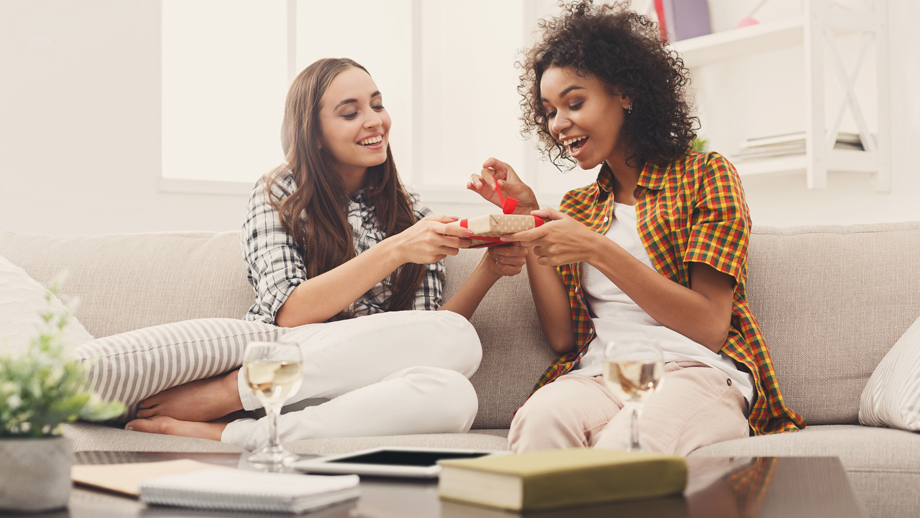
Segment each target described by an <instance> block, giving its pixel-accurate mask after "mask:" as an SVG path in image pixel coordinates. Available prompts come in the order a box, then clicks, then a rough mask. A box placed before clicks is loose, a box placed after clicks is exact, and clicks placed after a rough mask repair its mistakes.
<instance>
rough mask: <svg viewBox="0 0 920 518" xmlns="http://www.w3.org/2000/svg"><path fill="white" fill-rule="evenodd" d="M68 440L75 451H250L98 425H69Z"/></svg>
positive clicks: (198, 440)
mask: <svg viewBox="0 0 920 518" xmlns="http://www.w3.org/2000/svg"><path fill="white" fill-rule="evenodd" d="M64 436H65V437H69V438H70V439H71V440H72V441H73V451H74V452H75V453H77V452H84V451H99V452H113V451H162V452H177V453H245V452H246V450H244V449H242V448H238V447H236V446H233V445H232V444H224V443H222V442H220V441H211V440H208V439H193V438H190V437H176V436H173V435H159V434H155V433H144V432H134V431H130V430H125V429H123V428H121V427H115V426H107V425H103V424H98V423H82V422H77V423H69V424H65V425H64Z"/></svg>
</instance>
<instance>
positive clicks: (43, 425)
mask: <svg viewBox="0 0 920 518" xmlns="http://www.w3.org/2000/svg"><path fill="white" fill-rule="evenodd" d="M59 284H60V281H57V282H55V283H53V284H52V287H51V289H50V290H49V291H48V292H47V293H46V294H45V300H46V301H47V309H45V310H44V311H43V312H42V314H41V325H40V326H39V329H38V333H37V335H36V336H35V337H34V338H32V340H30V342H29V345H28V347H27V348H25V349H24V350H23V351H21V352H20V353H19V354H17V355H15V356H13V355H12V354H10V353H9V352H5V353H0V511H29V512H42V511H47V510H51V509H58V508H61V507H64V506H66V505H67V499H68V497H69V495H70V486H71V482H70V466H71V463H72V457H73V453H72V451H71V443H70V439H68V438H66V437H63V436H62V435H61V431H62V428H63V427H62V423H66V422H71V421H74V420H76V419H77V418H80V419H88V420H105V419H110V418H112V417H115V416H117V415H119V414H121V413H122V412H123V411H124V405H123V404H122V403H120V402H117V401H110V402H103V401H102V400H101V399H100V398H99V397H98V396H97V395H96V394H94V393H92V392H91V391H89V390H88V381H87V377H86V368H85V367H84V366H82V365H81V364H79V363H77V362H76V361H74V360H73V359H72V358H71V357H70V356H69V355H68V353H67V344H66V343H65V338H64V332H63V331H64V329H65V328H66V326H67V324H68V322H69V321H70V317H71V310H70V309H65V310H63V311H55V310H54V309H53V307H54V306H53V305H52V304H51V302H52V300H53V299H52V297H54V295H55V294H56V293H57V287H58V286H59Z"/></svg>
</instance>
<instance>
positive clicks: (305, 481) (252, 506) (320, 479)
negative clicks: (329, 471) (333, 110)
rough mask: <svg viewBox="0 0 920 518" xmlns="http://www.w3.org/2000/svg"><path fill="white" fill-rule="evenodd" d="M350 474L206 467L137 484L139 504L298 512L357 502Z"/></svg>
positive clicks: (354, 486) (353, 480)
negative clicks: (274, 471) (349, 501)
mask: <svg viewBox="0 0 920 518" xmlns="http://www.w3.org/2000/svg"><path fill="white" fill-rule="evenodd" d="M359 494H360V492H359V489H358V477H357V476H355V475H343V476H318V475H296V474H290V473H262V472H256V471H244V470H226V469H206V470H201V471H194V472H191V473H180V474H177V475H166V476H162V477H155V478H150V479H146V480H143V481H141V483H140V497H141V502H144V503H147V504H156V505H170V506H176V507H191V508H198V509H225V510H234V511H273V512H288V513H298V514H299V513H304V512H307V511H312V510H314V509H320V508H323V507H328V506H331V505H334V504H337V503H339V502H343V501H346V500H351V499H354V498H357V497H358V496H359Z"/></svg>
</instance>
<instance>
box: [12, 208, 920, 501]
mask: <svg viewBox="0 0 920 518" xmlns="http://www.w3.org/2000/svg"><path fill="white" fill-rule="evenodd" d="M480 253H482V252H481V251H464V252H462V253H461V254H460V255H459V256H457V257H449V258H448V259H447V261H446V262H447V271H448V278H447V285H446V291H447V295H448V296H449V295H450V293H452V291H453V290H455V289H456V288H457V286H458V285H459V284H460V282H461V281H462V279H463V278H464V276H465V275H466V274H467V273H468V272H469V271H470V270H471V269H472V267H473V265H474V264H475V262H476V260H477V259H478V257H479V254H480ZM0 255H2V256H5V257H6V258H8V259H9V260H10V261H12V262H13V263H15V264H17V265H19V266H21V267H23V268H24V269H25V270H26V271H27V272H28V273H29V274H30V275H32V277H34V278H35V279H37V280H38V281H40V282H47V281H48V280H50V279H51V278H52V277H54V276H55V275H56V274H57V273H58V272H59V271H60V270H62V269H68V270H69V271H70V277H69V279H68V281H67V283H66V284H65V286H64V289H63V292H64V294H65V295H78V296H79V297H80V298H81V304H80V307H79V310H78V312H77V318H78V319H79V320H80V322H81V323H82V324H83V325H84V326H85V327H86V329H87V330H88V331H89V332H90V333H92V334H93V335H94V336H95V337H97V338H98V337H103V336H109V335H112V334H115V333H120V332H124V331H129V330H134V329H139V328H142V327H146V326H151V325H156V324H163V323H169V322H176V321H180V320H187V319H194V318H206V317H225V318H239V317H241V316H242V315H243V314H244V313H245V311H246V310H247V308H248V307H249V305H250V304H251V302H252V290H251V289H250V287H249V285H248V284H247V282H246V272H245V268H244V265H243V261H242V258H241V254H240V251H239V244H238V235H237V233H236V232H228V233H216V234H215V233H163V234H138V235H108V236H80V237H48V236H38V235H19V234H13V233H8V232H7V233H0ZM918 265H920V223H898V224H881V225H860V226H822V227H800V228H789V229H779V228H766V227H759V228H755V229H754V232H753V235H752V238H751V246H750V261H749V264H748V292H749V296H750V300H751V302H752V307H753V310H754V313H755V315H756V316H757V318H758V320H759V322H760V324H761V326H762V328H763V331H764V334H765V335H766V338H767V342H768V344H769V346H770V350H771V353H772V356H773V361H774V365H775V368H776V372H777V376H778V378H779V382H780V386H781V388H782V390H783V393H784V395H785V398H786V402H787V404H788V405H789V406H790V407H792V408H793V409H795V410H796V411H798V412H799V413H800V414H801V415H802V416H804V417H805V419H806V420H807V421H808V423H809V426H808V427H807V428H806V429H805V430H804V431H802V432H798V433H791V434H782V435H774V436H765V437H751V438H747V439H742V440H735V441H728V442H724V443H720V444H715V445H712V446H709V447H706V448H702V449H700V450H698V451H696V452H694V454H693V455H718V456H837V457H840V459H841V461H842V463H843V465H844V466H845V467H846V469H847V470H848V472H849V476H850V480H851V482H852V484H853V486H854V488H855V490H856V492H857V494H858V495H859V496H860V497H861V498H862V500H863V501H864V503H865V504H866V506H867V508H868V509H869V510H870V511H871V512H872V514H873V515H877V516H918V515H920V435H918V434H914V433H910V432H905V431H900V430H892V429H885V428H870V427H865V426H861V425H859V424H858V420H857V413H858V410H859V397H860V393H861V392H862V389H863V387H864V386H865V384H866V381H867V380H868V378H869V376H870V374H871V373H872V372H873V370H874V369H875V367H876V365H877V364H878V363H879V361H880V360H881V359H882V357H883V356H884V355H885V353H886V352H887V351H888V349H889V348H890V347H891V346H892V345H893V344H894V343H895V341H897V339H898V337H899V336H900V335H901V334H902V333H903V332H904V331H905V330H906V329H907V328H908V327H909V326H910V324H911V323H912V322H913V321H914V320H915V319H916V318H917V317H918V315H920V267H918ZM473 323H474V325H475V327H476V329H477V330H478V332H479V334H480V337H481V339H482V344H483V360H482V366H481V367H480V369H479V371H478V372H477V373H476V374H475V376H473V378H472V381H473V384H474V386H475V387H476V390H477V392H478V394H479V399H480V408H479V414H478V417H477V419H476V421H475V423H474V425H473V430H471V432H470V433H468V434H442V435H419V436H398V437H360V438H343V439H325V440H305V441H298V442H295V443H291V444H288V445H287V446H288V447H289V448H290V449H291V450H293V451H295V452H299V453H316V454H324V453H333V452H341V451H349V450H354V449H359V448H365V447H372V446H378V445H427V446H444V447H462V448H467V447H470V448H490V449H506V448H507V443H506V440H505V437H506V435H507V428H508V426H509V423H510V421H511V416H512V413H513V412H514V410H515V409H516V408H517V407H518V406H520V405H521V404H522V403H523V402H524V400H525V399H526V397H527V395H528V393H529V392H530V389H531V387H532V386H533V383H534V382H535V381H536V379H537V378H538V376H539V375H540V374H541V373H542V372H543V370H544V368H545V367H546V366H547V365H548V364H549V363H550V361H551V360H552V354H551V353H550V350H549V347H548V346H547V345H546V343H545V342H544V340H543V338H542V335H541V332H540V328H539V325H538V322H537V317H536V313H535V310H534V307H533V303H532V300H531V297H530V292H529V287H528V285H527V279H526V275H520V276H517V277H513V278H506V279H502V280H501V281H500V282H499V283H498V284H497V285H496V286H495V288H494V289H493V290H492V291H491V292H490V293H489V295H488V296H487V298H486V299H485V300H484V301H483V303H482V305H481V306H480V308H479V310H478V311H477V313H476V315H475V316H474V318H473ZM66 433H67V435H69V436H70V437H72V438H73V440H74V447H75V449H76V450H77V451H173V452H229V451H240V450H239V449H237V448H235V447H233V446H229V445H225V444H221V443H217V442H211V441H205V440H197V439H184V438H177V437H166V436H157V435H149V434H142V433H138V432H129V431H125V430H121V429H118V428H113V427H106V426H102V425H96V424H87V423H78V424H74V425H70V426H69V427H68V428H67V430H66Z"/></svg>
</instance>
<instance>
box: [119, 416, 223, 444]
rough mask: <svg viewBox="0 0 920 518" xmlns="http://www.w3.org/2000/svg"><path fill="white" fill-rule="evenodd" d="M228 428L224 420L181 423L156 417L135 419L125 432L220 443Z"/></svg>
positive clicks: (169, 418) (163, 417)
mask: <svg viewBox="0 0 920 518" xmlns="http://www.w3.org/2000/svg"><path fill="white" fill-rule="evenodd" d="M226 427H227V422H225V420H223V419H221V420H220V421H215V422H213V423H198V422H194V421H179V420H177V419H173V418H171V417H165V416H156V417H151V418H150V419H135V420H134V421H131V422H130V423H128V424H126V425H125V430H134V431H136V432H146V433H159V434H163V435H179V436H182V437H196V438H199V439H210V440H212V441H220V435H221V434H222V433H224V428H226Z"/></svg>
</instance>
